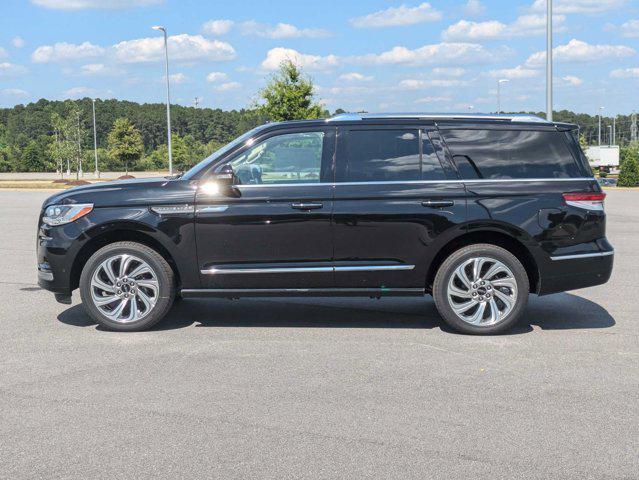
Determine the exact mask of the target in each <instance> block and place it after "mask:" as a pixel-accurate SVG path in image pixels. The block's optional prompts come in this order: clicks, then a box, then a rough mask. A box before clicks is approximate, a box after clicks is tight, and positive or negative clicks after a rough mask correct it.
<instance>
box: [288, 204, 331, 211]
mask: <svg viewBox="0 0 639 480" xmlns="http://www.w3.org/2000/svg"><path fill="white" fill-rule="evenodd" d="M323 206H324V204H322V203H291V208H294V209H296V210H317V209H318V208H322V207H323Z"/></svg>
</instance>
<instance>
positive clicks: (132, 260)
mask: <svg viewBox="0 0 639 480" xmlns="http://www.w3.org/2000/svg"><path fill="white" fill-rule="evenodd" d="M174 282H175V281H174V275H173V270H172V269H171V267H170V266H169V264H168V263H167V261H166V260H165V259H164V257H162V255H160V254H159V253H158V252H156V251H155V250H153V249H152V248H149V247H147V246H146V245H143V244H141V243H137V242H117V243H113V244H111V245H107V246H106V247H103V248H101V249H100V250H98V251H97V252H95V253H94V254H93V255H92V256H91V257H90V258H89V260H88V261H87V262H86V264H85V266H84V268H83V269H82V274H81V276H80V295H81V297H82V304H83V305H84V308H85V309H86V311H87V313H88V314H89V315H90V316H91V317H92V318H93V319H94V320H95V321H96V322H98V323H99V324H100V325H102V326H104V327H106V328H108V329H110V330H117V331H136V330H144V329H147V328H150V327H151V326H153V325H154V324H156V323H157V322H159V321H160V320H161V319H162V318H163V317H164V316H165V315H166V313H167V312H168V311H169V309H170V308H171V304H172V303H173V298H174V297H175V283H174Z"/></svg>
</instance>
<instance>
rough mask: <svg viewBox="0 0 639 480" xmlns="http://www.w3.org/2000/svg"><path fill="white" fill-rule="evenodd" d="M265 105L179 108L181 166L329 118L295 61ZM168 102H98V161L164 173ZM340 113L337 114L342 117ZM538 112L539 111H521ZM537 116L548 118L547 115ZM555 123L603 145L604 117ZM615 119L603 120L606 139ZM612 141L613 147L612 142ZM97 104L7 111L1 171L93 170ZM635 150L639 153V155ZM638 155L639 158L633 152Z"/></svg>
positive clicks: (624, 119)
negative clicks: (237, 141)
mask: <svg viewBox="0 0 639 480" xmlns="http://www.w3.org/2000/svg"><path fill="white" fill-rule="evenodd" d="M260 97H261V98H262V100H263V102H262V103H261V104H259V105H258V104H256V105H253V106H251V107H249V108H246V109H241V110H230V111H223V110H221V109H213V108H194V107H185V106H181V105H172V106H171V120H172V123H171V126H172V136H171V138H172V144H173V149H172V153H173V161H174V167H175V169H176V170H178V171H183V170H186V169H188V168H190V167H191V166H192V165H194V164H196V163H197V162H198V161H200V160H201V159H203V158H205V157H206V156H207V155H209V154H210V153H212V152H213V151H215V150H216V149H217V148H219V147H220V146H222V145H224V144H226V143H228V142H230V141H231V140H233V139H234V138H235V137H237V136H239V135H241V134H242V133H244V132H246V131H247V130H249V129H251V128H253V127H255V126H257V125H259V124H262V123H265V122H266V121H281V120H294V119H304V118H323V117H327V116H328V115H329V112H328V111H327V110H326V109H325V108H324V107H323V106H322V105H320V104H319V103H317V102H316V101H315V97H314V86H313V83H312V81H311V80H310V79H309V78H307V77H306V76H304V75H303V74H302V72H301V71H300V70H299V68H297V67H296V66H295V65H293V64H292V63H291V62H284V63H283V64H282V65H281V68H280V71H279V72H278V73H277V74H275V75H274V76H273V78H271V80H270V82H269V83H268V85H267V86H266V87H265V88H264V89H263V90H262V91H261V92H260ZM165 108H166V107H165V105H164V104H162V103H144V104H139V103H136V102H130V101H125V100H114V99H112V100H101V99H96V100H95V109H96V130H97V145H98V149H97V150H98V162H99V169H100V170H101V171H125V170H160V169H165V168H166V167H167V159H168V149H167V144H166V139H167V138H166V137H167V135H166V110H165ZM340 112H342V110H337V111H336V112H335V113H340ZM520 113H531V112H520ZM536 114H537V115H540V116H542V117H543V116H544V114H543V113H542V112H536ZM554 119H555V121H560V122H569V123H576V124H578V125H579V126H580V139H581V141H582V145H584V146H585V145H587V144H596V143H597V140H598V125H599V119H598V117H597V116H591V115H588V114H580V113H574V112H571V111H568V110H561V111H558V112H555V114H554ZM630 121H631V120H630V117H629V116H618V117H617V132H619V135H618V136H617V139H618V143H620V144H621V145H627V144H628V143H629V131H630ZM609 124H612V119H611V118H604V119H603V120H602V125H603V127H602V135H604V142H605V139H606V137H605V135H606V132H607V131H608V129H607V125H609ZM605 143H606V142H605ZM93 146H94V143H93V116H92V100H91V99H90V98H83V99H81V100H76V101H71V100H65V101H50V100H46V99H41V100H39V101H37V102H34V103H29V104H28V105H16V106H15V107H13V108H2V109H0V171H2V172H11V171H14V172H23V171H32V172H44V171H59V172H64V171H67V170H70V171H72V172H77V171H78V170H79V167H80V166H82V167H83V168H82V169H83V171H85V172H87V171H93V170H94V169H95V165H94V149H93ZM633 152H634V150H633ZM631 156H633V157H634V154H631Z"/></svg>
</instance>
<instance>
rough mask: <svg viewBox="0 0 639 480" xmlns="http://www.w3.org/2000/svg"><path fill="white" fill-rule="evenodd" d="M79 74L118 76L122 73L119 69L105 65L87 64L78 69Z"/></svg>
mask: <svg viewBox="0 0 639 480" xmlns="http://www.w3.org/2000/svg"><path fill="white" fill-rule="evenodd" d="M80 73H81V74H82V75H100V76H107V75H119V74H120V73H122V71H121V70H120V69H117V68H114V67H111V66H109V65H105V64H103V63H87V64H86V65H82V66H81V67H80Z"/></svg>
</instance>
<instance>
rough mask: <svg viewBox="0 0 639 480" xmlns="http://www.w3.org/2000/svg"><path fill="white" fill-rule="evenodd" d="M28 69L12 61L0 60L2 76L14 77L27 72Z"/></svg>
mask: <svg viewBox="0 0 639 480" xmlns="http://www.w3.org/2000/svg"><path fill="white" fill-rule="evenodd" d="M26 71H27V69H26V68H24V67H23V66H22V65H16V64H15V63H10V62H0V77H14V76H16V75H22V74H23V73H26Z"/></svg>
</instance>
